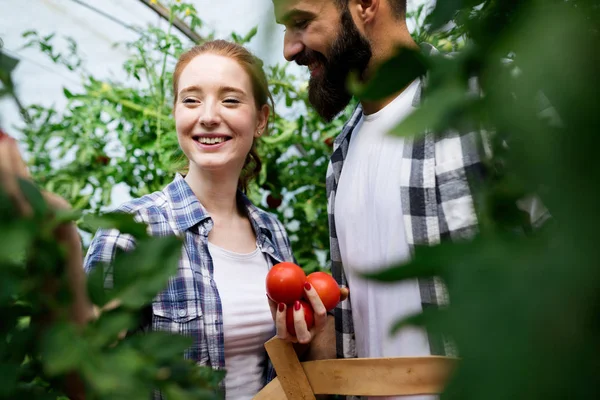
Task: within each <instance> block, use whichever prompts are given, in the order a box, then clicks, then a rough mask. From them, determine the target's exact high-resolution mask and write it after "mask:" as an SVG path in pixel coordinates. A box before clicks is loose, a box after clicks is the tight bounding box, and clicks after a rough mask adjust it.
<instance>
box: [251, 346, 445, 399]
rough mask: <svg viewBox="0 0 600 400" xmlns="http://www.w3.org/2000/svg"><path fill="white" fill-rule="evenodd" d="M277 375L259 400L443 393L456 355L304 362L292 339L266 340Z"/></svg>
mask: <svg viewBox="0 0 600 400" xmlns="http://www.w3.org/2000/svg"><path fill="white" fill-rule="evenodd" d="M265 348H266V349H267V353H269V357H270V358H271V361H272V363H273V366H274V367H275V371H276V372H277V378H275V379H274V380H273V381H271V382H270V383H269V384H268V385H267V386H265V387H264V388H263V389H262V390H261V391H260V392H259V393H258V394H257V395H256V396H255V397H254V400H300V399H303V400H308V399H315V395H321V394H339V395H355V396H394V395H396V396H401V395H417V394H439V393H441V392H442V390H443V388H444V386H445V384H446V382H447V380H448V378H449V376H450V374H451V373H452V370H453V368H454V366H455V365H456V362H457V359H455V358H450V357H437V356H431V357H394V358H353V359H345V360H320V361H307V362H302V363H301V362H300V361H299V360H298V357H297V356H296V352H295V351H294V348H293V346H292V344H291V343H289V342H287V341H284V340H281V339H277V338H272V339H271V340H269V341H268V342H267V343H266V344H265Z"/></svg>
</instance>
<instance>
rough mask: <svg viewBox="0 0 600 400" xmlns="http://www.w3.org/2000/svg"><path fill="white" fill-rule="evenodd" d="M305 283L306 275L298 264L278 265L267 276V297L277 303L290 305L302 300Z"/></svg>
mask: <svg viewBox="0 0 600 400" xmlns="http://www.w3.org/2000/svg"><path fill="white" fill-rule="evenodd" d="M305 282H306V274H305V273H304V271H303V270H302V268H300V267H299V266H297V265H296V264H294V263H291V262H282V263H279V264H276V265H274V266H273V268H271V270H270V271H269V273H268V274H267V279H266V285H267V295H268V296H269V298H270V299H271V300H273V301H275V302H277V303H285V304H287V305H290V304H292V303H294V302H295V301H296V300H300V299H301V298H302V295H303V294H304V283H305Z"/></svg>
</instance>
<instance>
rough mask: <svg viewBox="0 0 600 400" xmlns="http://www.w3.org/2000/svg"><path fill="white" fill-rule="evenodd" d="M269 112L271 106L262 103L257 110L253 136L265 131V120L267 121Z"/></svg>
mask: <svg viewBox="0 0 600 400" xmlns="http://www.w3.org/2000/svg"><path fill="white" fill-rule="evenodd" d="M270 113H271V107H269V106H268V105H266V104H265V105H263V106H262V107H261V109H260V110H258V115H257V124H256V132H254V137H259V136H261V135H263V134H264V133H265V129H266V127H267V122H269V114H270Z"/></svg>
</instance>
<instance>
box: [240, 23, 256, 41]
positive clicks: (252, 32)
mask: <svg viewBox="0 0 600 400" xmlns="http://www.w3.org/2000/svg"><path fill="white" fill-rule="evenodd" d="M257 32H258V26H255V27H254V28H252V29H250V31H249V32H248V33H247V34H246V36H244V39H243V40H242V42H243V43H248V42H250V41H251V40H252V38H253V37H254V36H256V33H257Z"/></svg>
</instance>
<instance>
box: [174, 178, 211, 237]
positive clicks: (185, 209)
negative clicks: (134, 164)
mask: <svg viewBox="0 0 600 400" xmlns="http://www.w3.org/2000/svg"><path fill="white" fill-rule="evenodd" d="M163 193H164V194H165V195H166V196H167V200H168V202H169V203H170V205H171V209H172V210H173V220H174V223H175V227H176V228H177V230H178V231H180V232H184V231H186V230H188V229H189V228H191V227H192V226H195V225H197V224H198V223H200V222H202V221H204V220H206V219H208V218H210V216H209V215H208V212H207V211H206V209H205V208H204V206H203V205H202V204H200V201H198V198H197V197H196V195H195V194H194V192H193V191H192V188H190V186H189V185H188V183H187V182H186V181H185V179H184V178H183V176H182V175H181V174H177V175H176V176H175V179H174V180H173V182H171V183H169V184H168V185H167V187H166V188H164V189H163Z"/></svg>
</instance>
